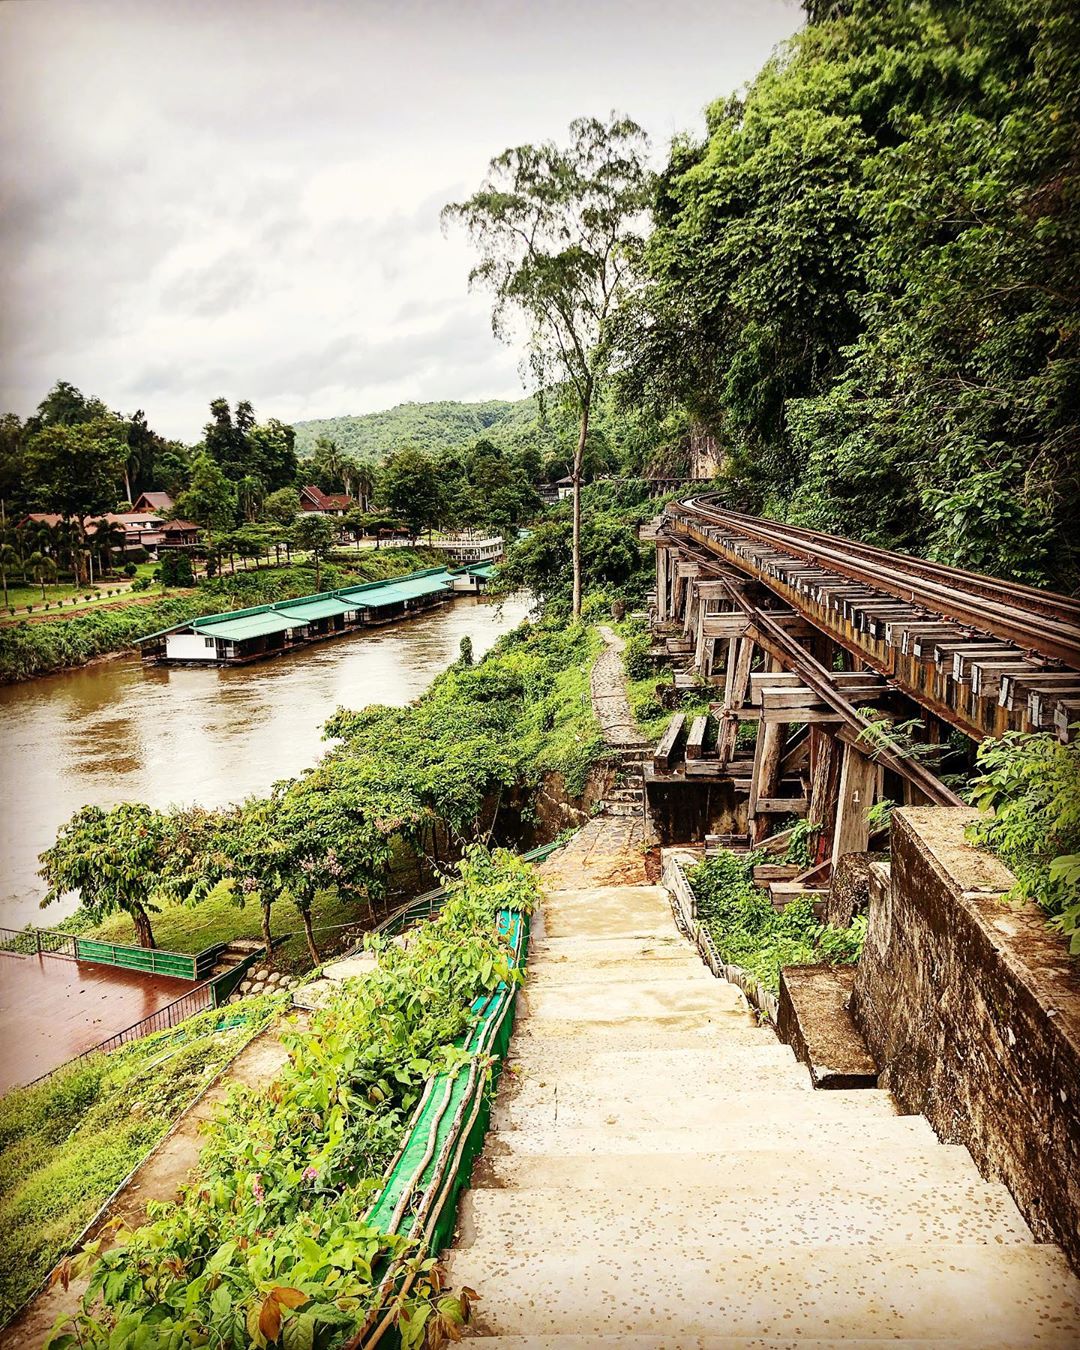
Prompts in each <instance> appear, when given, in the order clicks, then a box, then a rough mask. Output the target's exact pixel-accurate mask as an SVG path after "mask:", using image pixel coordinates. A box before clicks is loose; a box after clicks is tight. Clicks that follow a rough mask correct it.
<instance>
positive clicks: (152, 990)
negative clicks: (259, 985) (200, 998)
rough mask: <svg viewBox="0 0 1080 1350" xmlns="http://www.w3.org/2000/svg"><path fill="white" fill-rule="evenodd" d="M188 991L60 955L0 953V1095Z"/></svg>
mask: <svg viewBox="0 0 1080 1350" xmlns="http://www.w3.org/2000/svg"><path fill="white" fill-rule="evenodd" d="M194 988H195V985H193V984H192V983H191V982H190V981H189V980H178V979H174V978H172V977H171V976H166V975H143V974H141V973H139V972H138V971H134V970H118V969H116V968H115V967H113V966H99V965H95V964H93V963H92V962H89V961H72V960H71V959H69V958H67V957H62V956H12V955H10V954H8V953H6V952H4V953H0V1093H4V1092H6V1091H7V1090H8V1089H9V1088H11V1087H14V1086H15V1085H17V1084H19V1083H29V1082H32V1081H33V1079H35V1078H38V1077H39V1076H40V1075H41V1074H43V1073H48V1072H49V1070H50V1069H55V1068H56V1067H57V1066H58V1065H60V1064H63V1063H64V1062H65V1061H66V1060H69V1059H72V1058H73V1057H74V1056H75V1055H78V1054H81V1053H82V1051H84V1050H89V1049H90V1048H91V1046H94V1045H97V1044H98V1042H99V1041H103V1040H105V1038H106V1037H108V1036H113V1035H115V1034H116V1032H118V1031H123V1030H124V1028H125V1027H129V1026H131V1025H132V1024H133V1023H134V1022H138V1021H139V1020H140V1019H141V1018H143V1017H149V1016H150V1014H151V1013H153V1012H157V1010H158V1009H159V1008H162V1007H164V1006H165V1004H166V1003H171V1002H172V1001H173V999H176V998H179V997H180V996H181V995H182V994H187V993H190V992H191V990H192V989H194Z"/></svg>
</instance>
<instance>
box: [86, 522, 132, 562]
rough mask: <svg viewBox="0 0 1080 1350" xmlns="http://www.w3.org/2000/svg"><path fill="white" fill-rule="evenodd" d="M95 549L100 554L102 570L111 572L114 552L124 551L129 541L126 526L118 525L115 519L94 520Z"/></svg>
mask: <svg viewBox="0 0 1080 1350" xmlns="http://www.w3.org/2000/svg"><path fill="white" fill-rule="evenodd" d="M92 538H93V541H94V550H95V552H96V553H97V555H98V566H99V568H100V569H101V570H102V571H106V572H111V571H112V565H113V554H114V553H120V554H123V552H124V545H125V543H126V542H127V535H126V533H125V532H124V527H123V526H122V525H118V524H117V523H116V521H115V520H106V519H105V518H104V517H102V518H101V520H96V521H94V533H93V536H92Z"/></svg>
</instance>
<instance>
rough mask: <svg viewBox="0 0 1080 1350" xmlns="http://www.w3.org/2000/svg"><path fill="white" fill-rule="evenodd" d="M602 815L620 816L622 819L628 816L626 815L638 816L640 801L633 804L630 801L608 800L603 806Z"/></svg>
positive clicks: (639, 813)
mask: <svg viewBox="0 0 1080 1350" xmlns="http://www.w3.org/2000/svg"><path fill="white" fill-rule="evenodd" d="M604 815H605V816H614V817H616V818H620V817H621V818H623V819H626V818H628V817H630V816H640V815H641V803H640V802H638V803H637V804H636V805H635V804H634V803H632V802H615V801H609V802H608V803H607V805H606V806H605V807H604Z"/></svg>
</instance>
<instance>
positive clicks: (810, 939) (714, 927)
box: [687, 851, 866, 994]
mask: <svg viewBox="0 0 1080 1350" xmlns="http://www.w3.org/2000/svg"><path fill="white" fill-rule="evenodd" d="M762 861H763V858H762V856H761V855H760V854H754V853H750V854H746V855H745V856H740V855H737V854H734V853H729V852H727V851H722V852H721V853H719V854H718V855H717V856H716V857H715V858H708V859H706V861H705V862H703V863H702V864H701V865H700V866H698V867H695V868H693V869H692V870H691V871H690V872H689V873H688V874H687V877H688V880H689V882H690V885H691V888H692V889H693V892H694V898H695V900H696V902H697V912H698V915H699V916H700V918H701V919H702V920H703V921H704V923H705V925H706V926H707V928H708V930H709V935H710V937H711V938H712V940H713V945H714V946H715V947H716V950H717V953H718V954H719V956H720V959H721V960H723V961H726V962H728V963H729V964H731V965H734V966H741V967H742V968H743V969H744V970H747V971H749V972H750V974H751V975H753V976H755V977H756V978H757V979H758V980H759V981H760V982H761V983H762V984H763V985H764V986H765V988H766V989H770V990H772V992H773V993H774V994H775V993H777V992H778V991H779V988H780V970H781V967H783V966H805V965H815V964H821V963H826V964H836V965H844V964H850V963H851V962H854V961H857V960H858V959H859V954H860V952H861V951H862V945H863V941H864V939H865V937H866V919H865V918H864V917H862V916H861V915H860V916H858V917H856V919H855V920H854V922H853V923H852V925H851V927H850V928H831V927H829V925H828V924H823V923H821V922H820V921H819V920H818V919H816V918H815V917H814V903H813V900H812V899H811V898H810V897H809V896H803V897H802V898H801V899H799V900H795V901H794V902H793V903H792V904H790V905H788V906H787V907H786V908H785V909H783V910H782V911H779V912H778V911H777V910H775V909H774V908H773V904H772V901H771V900H770V899H769V895H768V892H767V891H763V890H762V889H761V888H760V887H758V886H755V885H754V881H753V869H754V865H755V864H756V863H759V862H762Z"/></svg>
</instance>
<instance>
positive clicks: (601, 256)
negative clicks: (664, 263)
mask: <svg viewBox="0 0 1080 1350" xmlns="http://www.w3.org/2000/svg"><path fill="white" fill-rule="evenodd" d="M646 152H647V141H646V137H645V133H644V132H643V131H642V129H641V128H640V127H639V126H638V125H637V124H636V123H634V122H632V121H630V120H629V119H628V118H626V117H620V116H618V115H616V114H614V113H613V114H612V116H611V118H610V120H609V121H608V122H606V123H605V122H601V121H599V120H597V119H596V118H581V119H579V120H577V121H575V122H572V123H571V125H570V142H569V144H568V145H567V146H565V147H559V146H556V145H554V144H553V143H551V142H545V143H544V144H542V145H538V146H533V145H521V146H517V147H514V148H512V149H509V150H506V151H504V152H503V153H502V154H501V155H499V156H498V158H496V159H493V160H492V161H491V163H490V165H489V166H488V173H487V176H486V178H485V179H484V182H483V183H482V185H481V186H480V189H479V190H478V191H477V192H476V193H474V194H473V196H472V197H470V198H469V199H468V200H467V201H465V202H456V203H452V204H451V205H449V206H447V207H446V208H445V210H444V212H443V218H444V219H445V220H456V221H460V222H462V223H463V224H464V225H465V227H466V229H467V230H468V233H469V236H470V238H471V239H472V241H473V243H474V244H475V245H476V247H477V249H478V251H479V253H480V259H481V261H480V262H479V263H478V265H477V266H476V267H474V268H473V270H472V272H471V273H470V282H471V283H472V284H474V285H475V284H479V285H482V286H485V287H487V288H488V289H490V290H491V291H492V292H493V293H494V296H495V308H494V312H493V316H492V318H493V327H494V329H495V332H496V334H497V335H499V336H501V337H504V338H506V339H508V340H513V338H514V336H515V335H516V325H515V323H514V320H515V319H519V320H524V325H525V329H526V333H527V340H528V346H529V364H530V366H531V369H532V372H533V377H534V379H535V380H536V383H537V385H538V386H539V388H540V389H541V390H543V389H550V388H552V387H558V388H560V389H561V390H562V391H563V392H564V393H566V394H567V395H568V396H569V398H570V401H571V402H572V404H573V406H574V408H575V411H576V413H577V420H578V438H577V448H576V450H575V452H574V459H573V469H572V477H573V483H574V505H573V558H572V565H573V574H574V585H573V612H574V614H575V616H576V615H580V613H581V480H582V461H583V458H584V455H585V447H586V445H587V443H588V438H589V421H590V417H591V415H592V410H593V405H594V401H595V399H596V396H597V394H598V392H599V389H600V387H601V386H602V384H603V382H604V380H605V379H606V377H607V376H608V373H609V370H610V363H611V348H610V344H609V342H608V325H609V321H610V319H611V316H612V314H613V312H614V310H615V309H616V307H617V306H618V305H619V304H621V303H622V302H623V300H624V299H625V298H626V297H627V295H628V292H629V290H630V288H631V286H632V283H633V279H634V263H635V262H636V260H637V258H638V257H639V255H640V252H641V239H640V237H639V234H638V229H639V224H640V221H641V217H642V213H643V211H644V210H645V207H646V206H647V204H648V202H649V199H650V196H651V192H652V175H651V173H650V171H649V168H648V165H647V163H646Z"/></svg>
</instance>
